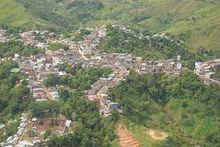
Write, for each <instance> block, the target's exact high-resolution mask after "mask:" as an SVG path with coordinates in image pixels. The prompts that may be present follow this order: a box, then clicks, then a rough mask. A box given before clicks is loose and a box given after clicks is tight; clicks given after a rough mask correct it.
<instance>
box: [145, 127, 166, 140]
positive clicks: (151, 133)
mask: <svg viewBox="0 0 220 147" xmlns="http://www.w3.org/2000/svg"><path fill="white" fill-rule="evenodd" d="M145 133H146V134H147V135H148V136H150V137H151V138H153V139H155V140H165V139H166V138H167V137H168V135H167V134H166V133H164V132H160V131H155V130H151V129H149V130H147V131H146V132H145Z"/></svg>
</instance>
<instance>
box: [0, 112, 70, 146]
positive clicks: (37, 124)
mask: <svg viewBox="0 0 220 147" xmlns="http://www.w3.org/2000/svg"><path fill="white" fill-rule="evenodd" d="M71 123H72V121H71V120H67V119H66V118H64V117H60V118H59V119H56V125H51V120H50V119H49V118H44V119H37V118H32V119H28V118H27V116H26V115H25V114H24V113H23V114H22V116H21V117H20V123H19V126H18V128H17V132H16V134H14V135H13V136H9V137H8V138H7V140H6V141H5V142H2V143H0V146H5V147H25V146H28V147H30V146H41V145H42V144H43V143H44V142H45V138H44V134H45V132H46V130H51V131H53V133H55V134H57V135H64V133H65V132H66V130H67V129H68V128H69V127H70V125H71Z"/></svg>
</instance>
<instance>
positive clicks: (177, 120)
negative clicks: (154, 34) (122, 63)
mask: <svg viewBox="0 0 220 147" xmlns="http://www.w3.org/2000/svg"><path fill="white" fill-rule="evenodd" d="M110 95H111V98H112V99H113V101H116V102H118V103H119V104H120V106H121V109H122V110H123V111H124V114H123V116H124V118H125V120H127V121H126V122H127V125H128V127H130V128H132V126H133V125H132V124H134V125H137V126H145V127H147V128H153V129H158V130H163V131H165V132H167V133H168V134H169V135H170V138H169V139H168V140H167V141H165V142H163V143H162V144H161V145H162V146H170V145H174V146H175V145H177V146H179V145H181V146H182V145H186V146H195V145H203V146H218V145H219V143H220V142H219V141H217V140H219V133H218V132H219V125H220V122H219V120H218V118H219V113H218V112H219V105H220V101H219V96H218V95H219V87H218V86H217V85H210V86H206V85H204V84H203V83H202V82H201V81H200V80H199V79H198V77H197V76H196V75H194V74H192V73H190V72H186V73H183V74H181V75H180V76H168V75H157V74H156V75H155V74H153V75H138V74H136V73H134V72H131V74H130V76H129V77H128V78H127V80H126V81H123V82H122V83H121V84H120V85H119V86H117V87H114V88H113V89H111V91H110ZM133 127H134V126H133Z"/></svg>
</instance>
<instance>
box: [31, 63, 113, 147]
mask: <svg viewBox="0 0 220 147" xmlns="http://www.w3.org/2000/svg"><path fill="white" fill-rule="evenodd" d="M60 68H62V70H64V71H66V72H67V73H68V74H69V75H67V76H65V77H64V78H61V77H57V76H54V75H51V76H49V78H48V79H47V80H46V81H44V83H45V85H46V86H55V85H60V84H62V85H65V87H64V88H61V89H60V90H59V94H60V101H56V102H54V101H48V102H42V103H33V104H31V105H30V106H29V108H30V110H31V112H32V114H33V115H34V116H36V117H38V118H43V117H45V116H57V114H59V113H61V114H63V115H65V116H66V117H67V118H68V119H70V120H72V121H73V127H72V128H70V130H69V132H71V131H72V133H68V134H66V135H64V136H62V137H58V136H56V135H52V136H51V135H49V136H48V133H47V134H46V135H45V137H46V138H48V137H49V138H50V140H49V141H48V142H47V144H48V146H57V147H59V146H82V147H87V146H92V147H96V146H100V147H104V146H109V145H110V143H111V141H113V140H114V139H115V137H116V136H115V133H114V126H115V123H116V120H117V119H115V116H116V114H115V115H113V116H112V117H109V118H102V117H101V116H100V114H99V108H98V104H97V102H90V101H87V100H85V99H84V98H83V97H82V92H83V91H84V90H86V89H88V88H89V87H90V85H91V84H92V83H93V82H95V81H96V80H97V79H98V78H99V77H103V76H104V77H105V76H107V75H108V74H110V72H111V70H109V69H95V68H88V69H87V68H83V67H82V66H81V65H78V66H76V67H74V68H72V66H71V65H69V64H63V65H60ZM61 106H62V107H61Z"/></svg>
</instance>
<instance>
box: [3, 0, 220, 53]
mask: <svg viewBox="0 0 220 147" xmlns="http://www.w3.org/2000/svg"><path fill="white" fill-rule="evenodd" d="M219 4H220V3H219V1H218V0H194V1H191V0H181V1H173V0H166V1H162V0H146V1H132V0H126V1H122V0H102V1H100V0H77V1H71V0H62V1H60V0H38V1H35V0H2V1H1V11H0V14H4V15H1V17H0V23H1V24H7V25H13V26H20V27H25V28H37V29H41V28H47V29H53V30H54V29H56V30H59V29H61V30H67V31H68V32H71V31H72V30H73V29H77V28H79V27H82V26H83V27H97V26H102V25H107V24H111V23H122V24H127V25H129V26H133V27H135V28H138V29H146V28H147V29H148V30H151V32H153V34H155V33H159V32H167V33H171V34H174V35H178V36H182V37H184V39H185V41H186V44H187V45H188V46H189V47H188V48H189V49H190V50H191V51H195V50H197V49H199V48H201V47H204V48H205V49H206V50H209V49H213V50H218V48H219V47H220V44H219V43H218V42H219V41H218V38H219V36H220V33H219V25H218V22H219V18H220V15H219V14H220V13H219V11H220V9H219V7H220V5H219ZM15 14H16V15H15ZM8 18H10V19H8ZM207 24H208V25H207Z"/></svg>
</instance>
